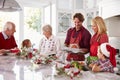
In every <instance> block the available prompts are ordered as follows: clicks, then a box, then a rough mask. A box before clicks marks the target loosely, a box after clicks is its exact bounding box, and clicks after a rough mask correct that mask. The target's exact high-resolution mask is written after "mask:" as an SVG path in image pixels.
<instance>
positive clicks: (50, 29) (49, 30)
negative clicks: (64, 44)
mask: <svg viewBox="0 0 120 80" xmlns="http://www.w3.org/2000/svg"><path fill="white" fill-rule="evenodd" d="M42 29H43V31H45V32H50V33H52V27H51V25H49V24H47V25H44V26H43V28H42Z"/></svg>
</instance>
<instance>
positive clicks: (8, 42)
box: [0, 32, 17, 49]
mask: <svg viewBox="0 0 120 80" xmlns="http://www.w3.org/2000/svg"><path fill="white" fill-rule="evenodd" d="M15 47H17V44H16V41H15V38H14V36H11V37H10V38H8V39H4V36H3V34H2V32H0V49H12V48H15Z"/></svg>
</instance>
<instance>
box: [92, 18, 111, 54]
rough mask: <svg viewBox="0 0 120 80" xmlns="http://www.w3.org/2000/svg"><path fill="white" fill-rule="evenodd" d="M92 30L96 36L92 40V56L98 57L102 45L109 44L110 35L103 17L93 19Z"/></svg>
mask: <svg viewBox="0 0 120 80" xmlns="http://www.w3.org/2000/svg"><path fill="white" fill-rule="evenodd" d="M91 23H92V29H93V31H94V35H93V36H92V38H91V40H90V45H91V46H90V56H97V48H98V46H99V45H100V44H102V43H105V42H108V41H109V40H108V35H107V29H106V25H105V22H104V20H103V18H102V17H99V16H97V17H95V18H93V19H92V22H91Z"/></svg>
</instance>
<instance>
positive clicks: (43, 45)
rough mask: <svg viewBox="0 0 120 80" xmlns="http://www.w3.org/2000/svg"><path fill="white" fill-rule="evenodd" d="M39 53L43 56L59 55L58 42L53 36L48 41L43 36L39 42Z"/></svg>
mask: <svg viewBox="0 0 120 80" xmlns="http://www.w3.org/2000/svg"><path fill="white" fill-rule="evenodd" d="M39 51H40V54H43V55H50V54H57V55H59V54H60V53H61V44H60V40H59V39H58V38H57V37H55V36H53V35H52V36H51V37H50V38H49V39H47V38H46V37H45V36H44V37H43V38H42V39H41V41H40V44H39Z"/></svg>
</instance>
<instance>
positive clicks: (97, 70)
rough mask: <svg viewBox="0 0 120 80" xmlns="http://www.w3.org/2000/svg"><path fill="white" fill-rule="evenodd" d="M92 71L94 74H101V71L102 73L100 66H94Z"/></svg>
mask: <svg viewBox="0 0 120 80" xmlns="http://www.w3.org/2000/svg"><path fill="white" fill-rule="evenodd" d="M92 71H93V72H99V71H101V69H100V66H98V65H97V64H94V65H93V67H92Z"/></svg>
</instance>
